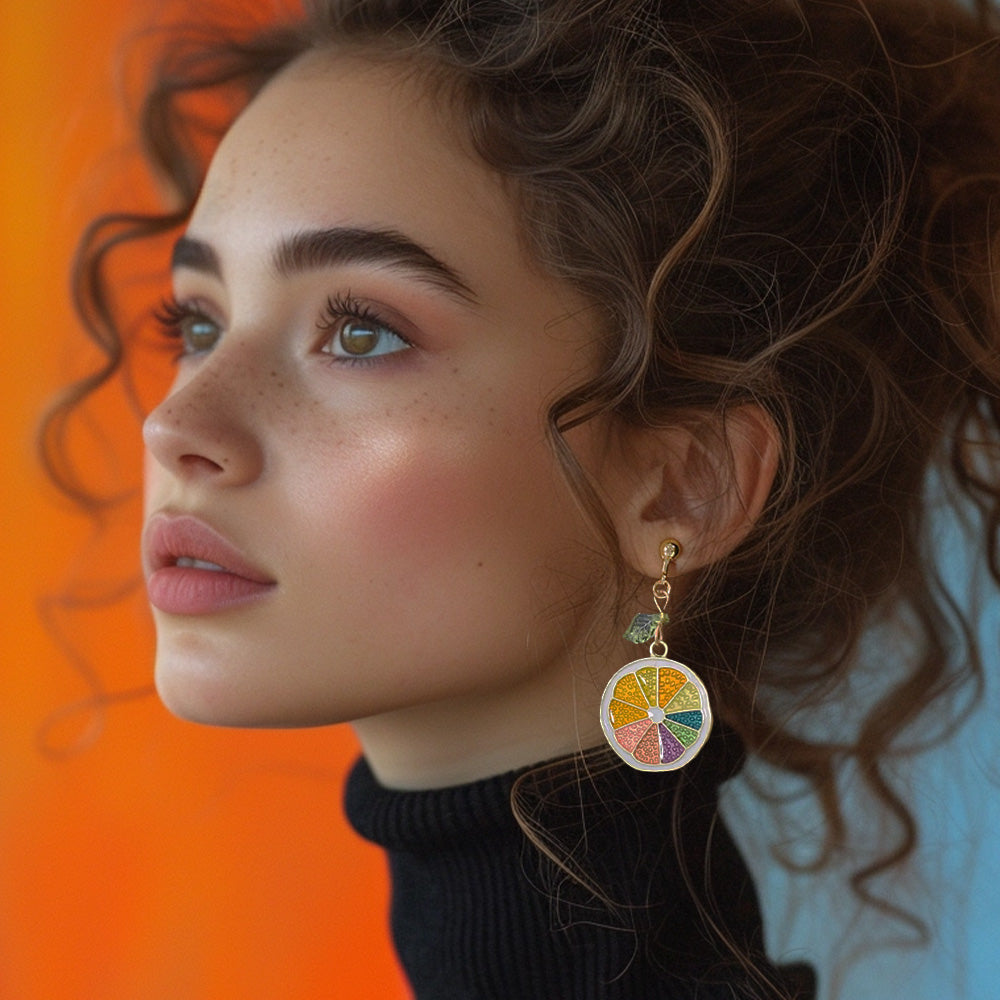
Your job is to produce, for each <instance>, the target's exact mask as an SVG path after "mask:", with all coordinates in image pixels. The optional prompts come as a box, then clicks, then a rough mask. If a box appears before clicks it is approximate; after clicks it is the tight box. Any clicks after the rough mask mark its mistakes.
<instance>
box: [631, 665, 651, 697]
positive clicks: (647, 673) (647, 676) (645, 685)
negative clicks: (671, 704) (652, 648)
mask: <svg viewBox="0 0 1000 1000" xmlns="http://www.w3.org/2000/svg"><path fill="white" fill-rule="evenodd" d="M635 676H636V677H638V679H639V687H641V688H642V693H643V694H644V695H645V697H646V701H647V702H648V704H650V705H655V704H656V667H640V668H639V669H638V670H637V671H636V672H635Z"/></svg>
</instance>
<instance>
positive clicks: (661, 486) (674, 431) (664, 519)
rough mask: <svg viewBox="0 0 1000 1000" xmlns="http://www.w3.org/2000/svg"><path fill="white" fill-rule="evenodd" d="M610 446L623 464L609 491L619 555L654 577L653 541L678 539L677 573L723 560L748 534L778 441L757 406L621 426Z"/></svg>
mask: <svg viewBox="0 0 1000 1000" xmlns="http://www.w3.org/2000/svg"><path fill="white" fill-rule="evenodd" d="M621 434H622V435H623V436H624V438H625V439H626V440H624V441H622V442H621V443H622V447H621V448H619V449H616V451H617V453H618V454H619V455H620V456H621V458H622V460H623V461H625V462H626V463H627V466H628V468H627V469H623V470H621V474H619V476H618V477H617V479H616V484H615V486H614V487H612V488H611V489H609V490H607V493H608V498H609V500H610V501H611V504H612V507H613V509H612V512H611V513H612V518H613V520H614V521H615V527H616V529H617V532H618V539H619V544H620V545H621V550H622V556H623V557H624V559H625V560H626V562H627V563H628V564H629V565H630V566H631V567H632V568H633V569H635V570H636V572H638V573H640V574H642V575H643V576H647V577H650V576H652V577H655V576H656V575H657V574H658V573H659V571H660V563H659V545H660V542H661V541H662V540H663V539H664V538H667V537H673V538H677V539H678V540H679V541H680V542H681V545H682V547H683V550H684V558H683V561H682V562H679V563H678V566H677V569H678V572H679V573H686V572H691V571H692V570H695V569H701V568H702V567H704V566H708V565H710V564H711V563H713V562H716V561H717V560H719V559H721V558H723V557H724V556H726V555H727V554H728V553H729V552H731V551H732V550H733V549H735V548H736V547H737V546H738V545H739V544H740V542H742V541H743V539H744V538H746V536H747V534H748V533H749V532H750V530H751V528H752V527H753V525H754V524H755V523H756V521H757V519H758V518H759V517H760V515H761V512H762V511H763V509H764V506H765V504H766V503H767V498H768V495H769V494H770V491H771V486H772V485H773V483H774V477H775V475H776V473H777V469H778V461H779V456H780V444H779V437H778V431H777V428H776V427H775V425H774V421H773V420H772V419H771V417H770V416H769V415H768V413H767V412H766V411H765V410H764V409H763V408H762V407H760V406H757V405H755V404H745V405H742V406H738V407H733V408H732V409H730V410H727V411H726V412H725V413H722V414H714V413H713V414H707V415H706V414H694V415H688V416H685V417H684V418H683V419H682V420H680V421H678V422H677V423H676V424H673V425H671V426H669V427H664V428H635V427H629V428H623V429H622V430H621Z"/></svg>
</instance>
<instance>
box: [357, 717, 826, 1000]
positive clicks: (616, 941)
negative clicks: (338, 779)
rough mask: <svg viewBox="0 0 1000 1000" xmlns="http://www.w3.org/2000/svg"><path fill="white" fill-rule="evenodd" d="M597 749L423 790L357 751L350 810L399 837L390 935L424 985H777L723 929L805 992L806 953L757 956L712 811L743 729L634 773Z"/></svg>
mask: <svg viewBox="0 0 1000 1000" xmlns="http://www.w3.org/2000/svg"><path fill="white" fill-rule="evenodd" d="M612 758H613V760H612ZM589 761H590V763H589V766H588V765H587V764H586V763H585V761H584V758H577V757H574V758H568V759H566V760H563V761H556V762H553V763H550V764H547V765H545V766H544V768H542V769H531V773H530V774H528V773H526V772H523V771H522V772H515V773H512V774H506V775H501V776H499V777H495V778H487V779H485V780H483V781H477V782H473V783H471V784H467V785H460V786H457V787H454V788H443V789H435V790H432V791H420V792H399V791H393V790H390V789H387V788H384V787H382V786H381V785H380V784H379V783H378V782H377V781H376V779H375V777H374V775H373V774H372V772H371V769H370V768H369V767H368V765H367V763H366V762H365V760H364V759H362V760H359V761H358V763H357V764H356V765H355V767H354V768H353V770H352V771H351V774H350V776H349V778H348V783H347V794H346V808H347V816H348V819H349V820H350V822H351V824H352V825H353V826H354V828H355V830H356V831H357V832H358V833H359V834H360V835H361V836H363V837H365V838H366V839H368V840H371V841H373V842H374V843H376V844H378V845H380V846H381V847H383V848H384V849H385V850H386V851H387V853H388V857H389V867H390V874H391V882H392V915H391V921H392V933H393V938H394V941H395V945H396V950H397V952H398V954H399V957H400V960H401V962H402V964H403V968H404V969H405V970H406V973H407V975H408V977H409V979H410V982H411V984H412V986H413V990H414V994H415V996H416V998H417V1000H647V998H649V1000H652V998H656V1000H748V998H751V997H752V998H761V1000H772V998H773V997H776V996H781V995H782V994H781V993H780V991H779V990H778V989H776V988H775V987H774V986H773V985H772V986H768V985H761V984H760V983H759V982H756V981H755V980H754V979H753V977H752V976H751V975H750V974H749V973H748V972H747V971H745V969H744V968H743V967H742V966H741V965H740V964H739V962H738V961H737V960H736V959H734V958H733V955H732V952H731V950H729V949H728V948H727V947H726V945H725V944H724V943H723V937H724V936H725V937H728V938H729V939H730V940H731V941H733V942H734V943H735V944H736V945H737V946H738V947H739V948H740V949H741V950H742V952H743V953H744V954H746V955H749V956H750V957H751V959H752V960H753V963H754V964H755V965H756V966H757V967H758V968H759V969H760V970H761V971H762V972H763V973H764V974H765V975H766V976H769V977H770V978H771V979H772V981H776V982H779V983H781V984H782V986H783V988H784V989H785V991H786V993H787V995H789V996H793V997H796V998H797V1000H808V998H811V997H812V996H813V995H814V985H813V976H812V972H811V970H810V969H809V968H808V967H805V966H797V967H794V968H784V969H778V968H776V967H775V966H773V965H771V964H770V963H769V962H768V960H767V958H766V957H765V956H764V952H763V946H762V935H761V918H760V912H759V909H758V904H757V896H756V892H755V890H754V887H753V882H752V880H751V878H750V874H749V872H748V871H747V868H746V866H745V864H744V862H743V859H742V858H741V857H740V854H739V852H738V851H737V849H736V847H735V845H734V844H733V841H732V839H731V838H730V836H729V834H728V832H727V831H726V829H725V827H724V826H723V825H722V822H721V820H720V819H719V817H718V812H717V792H718V786H719V784H721V783H722V782H723V781H724V780H726V779H727V778H729V777H731V776H732V775H733V774H735V773H736V771H737V770H739V767H740V766H741V764H742V762H743V750H742V747H741V746H740V744H739V741H738V740H737V738H736V737H735V736H733V735H732V734H731V733H728V732H726V731H725V730H723V729H721V727H717V729H716V732H715V733H713V736H712V738H711V739H710V740H709V742H708V744H707V745H706V746H705V748H704V749H703V750H702V752H701V754H700V755H699V756H698V757H697V758H696V759H695V760H694V761H692V762H691V763H690V764H688V765H687V767H685V768H683V769H682V770H679V771H673V772H668V773H659V774H649V773H644V772H640V771H635V770H633V769H631V768H629V767H627V766H626V765H624V764H622V763H620V762H619V761H618V758H617V757H614V755H613V754H611V752H610V751H608V753H607V754H606V755H605V754H598V755H596V756H590V757H589ZM519 778H521V779H522V780H521V781H520V783H519V784H518V788H517V791H516V793H515V794H516V796H517V799H518V802H519V803H521V804H522V805H523V806H524V808H525V809H527V811H528V814H529V815H530V816H531V817H532V819H533V821H535V822H537V824H538V825H539V827H540V829H542V830H545V831H546V833H547V838H546V840H547V842H548V843H549V844H550V846H552V847H553V848H554V849H555V851H556V852H557V854H558V855H559V856H560V857H564V856H568V857H569V859H570V863H571V865H572V866H573V869H574V870H578V871H579V872H581V873H582V874H583V875H584V876H585V877H586V878H587V879H588V880H589V884H590V889H587V888H584V887H583V886H581V885H580V883H579V881H577V880H574V879H571V878H569V877H567V875H566V874H565V872H563V871H562V870H560V869H559V868H558V867H557V866H555V865H554V864H553V863H552V862H551V861H550V860H549V859H547V858H546V857H545V856H544V855H543V854H542V853H541V852H540V851H539V850H538V849H537V848H536V847H535V846H534V845H533V844H532V843H531V842H530V841H529V840H528V839H527V838H526V837H525V835H524V834H523V832H522V831H521V828H520V827H519V825H518V823H517V822H516V821H515V819H514V815H513V812H512V809H511V797H512V792H514V789H515V783H516V782H518V779H519ZM675 817H676V826H675V822H674V820H675ZM675 829H676V830H677V833H676V835H675V833H674V830H675ZM680 859H683V861H681V860H680ZM685 871H686V876H685ZM688 885H691V886H693V887H694V891H693V892H692V891H691V890H690V889H689V888H688ZM609 904H610V905H609ZM703 914H706V915H703ZM755 983H756V985H755Z"/></svg>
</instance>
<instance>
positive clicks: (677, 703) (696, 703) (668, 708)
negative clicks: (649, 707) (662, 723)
mask: <svg viewBox="0 0 1000 1000" xmlns="http://www.w3.org/2000/svg"><path fill="white" fill-rule="evenodd" d="M699 708H701V695H700V694H698V689H697V688H696V687H695V686H694V685H693V684H691V683H690V682H688V683H687V684H685V685H684V687H682V688H681V689H680V691H678V692H677V694H675V695H674V696H673V698H671V699H670V701H669V702H668V703H667V704H666V705H665V706H663V709H664V711H665V712H692V711H695V710H697V709H699Z"/></svg>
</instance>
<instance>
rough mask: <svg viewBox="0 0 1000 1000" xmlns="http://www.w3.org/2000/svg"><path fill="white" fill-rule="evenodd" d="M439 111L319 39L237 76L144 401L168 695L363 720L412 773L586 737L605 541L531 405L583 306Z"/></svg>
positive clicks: (269, 713) (459, 774)
mask: <svg viewBox="0 0 1000 1000" xmlns="http://www.w3.org/2000/svg"><path fill="white" fill-rule="evenodd" d="M449 116H450V112H449V110H448V109H447V108H446V107H445V106H444V102H443V101H441V100H437V101H435V100H433V99H431V98H430V97H429V94H428V91H427V90H426V89H425V87H424V86H423V85H422V84H421V82H420V80H419V78H418V77H417V76H416V75H415V74H413V73H408V72H407V70H406V69H405V68H404V67H402V66H399V65H393V64H389V63H376V62H372V61H365V60H364V59H362V58H361V57H359V56H346V55H342V54H341V55H332V54H330V53H313V54H311V55H309V56H307V57H304V58H302V59H300V60H299V61H298V62H297V63H296V64H294V65H293V66H291V67H290V68H289V69H287V70H286V71H284V72H283V73H282V74H281V75H280V76H279V77H278V78H276V79H275V80H274V81H273V82H272V83H271V84H270V85H269V86H268V87H267V88H266V89H265V90H264V92H263V93H262V94H261V95H260V96H258V97H257V98H256V99H255V100H254V101H253V103H252V104H251V105H250V107H249V108H248V109H247V111H246V112H245V113H244V114H243V115H242V117H240V118H239V120H238V121H237V122H236V123H235V125H234V126H233V128H232V129H231V131H230V132H229V133H228V135H227V136H226V138H225V140H224V142H223V143H222V145H221V147H220V149H219V151H218V153H217V154H216V156H215V159H214V161H213V163H212V166H211V169H210V171H209V174H208V178H207V180H206V183H205V186H204V190H203V191H202V194H201V197H200V198H199V200H198V204H197V207H196V209H195V211H194V214H193V217H192V219H191V222H190V225H189V227H188V230H187V233H186V235H185V237H184V238H183V239H182V240H181V241H180V242H179V243H178V246H177V249H176V252H175V256H174V264H175V269H174V281H175V298H176V304H177V308H176V309H174V310H173V311H174V312H176V313H177V315H176V316H175V317H174V322H175V323H176V326H177V328H178V329H179V330H180V332H181V333H182V334H183V335H184V336H183V343H184V346H185V348H186V351H187V353H186V355H185V356H184V357H183V358H182V359H181V360H180V362H179V365H178V370H177V377H176V381H175V383H174V385H173V388H172V390H171V392H170V394H169V395H168V396H167V398H166V399H165V400H164V401H163V403H162V404H161V405H160V406H159V407H158V408H157V409H156V410H155V411H154V412H153V414H152V415H151V416H150V417H149V419H148V421H147V424H146V428H145V433H146V442H147V447H148V462H147V501H146V502H147V526H146V531H145V533H144V539H143V541H144V561H145V566H146V572H147V577H148V582H149V592H150V599H151V602H152V604H153V606H154V616H155V619H156V626H157V636H158V643H157V663H156V674H157V684H158V687H159V690H160V692H161V695H162V697H163V699H164V700H165V702H166V703H167V704H168V706H169V707H171V708H172V709H173V710H174V711H176V712H177V713H178V714H180V715H182V716H184V717H187V718H191V719H195V720H198V721H203V722H209V723H215V724H223V725H246V726H300V725H317V724H325V723H332V722H339V721H344V720H356V722H357V730H358V733H359V735H360V737H361V739H362V742H363V744H364V745H365V749H366V751H367V752H368V753H369V756H370V757H371V759H372V762H373V765H374V766H375V768H376V771H377V773H380V775H381V776H382V777H383V780H386V781H388V782H390V783H395V784H399V785H407V784H409V785H418V784H431V783H437V782H446V781H453V780H463V779H466V778H472V777H476V776H478V775H479V774H484V773H489V772H491V771H496V770H500V769H502V768H505V767H509V766H515V765H517V764H522V763H528V762H531V761H534V760H537V759H540V757H543V756H547V755H554V754H557V753H562V752H565V751H569V750H571V749H574V748H576V747H578V746H579V744H580V742H583V743H584V745H586V744H588V743H593V742H597V741H598V740H599V739H600V737H599V735H598V729H597V726H596V715H597V712H596V708H595V709H594V710H593V711H591V709H590V707H589V706H591V705H592V704H593V705H596V703H597V697H598V692H597V691H596V689H595V688H594V686H593V683H592V682H591V681H590V680H589V679H588V678H589V673H588V671H587V670H585V669H584V668H583V667H582V665H581V662H580V659H579V650H580V645H581V640H582V638H583V636H584V634H585V633H586V631H587V628H588V627H589V625H590V624H591V623H590V622H589V620H588V616H587V603H588V594H589V592H590V589H591V586H592V585H594V584H595V583H597V581H596V580H595V576H596V575H598V574H599V573H600V572H601V568H602V563H601V561H599V560H596V559H595V558H593V557H592V555H590V554H589V553H590V552H592V550H593V548H594V547H595V544H594V538H593V535H592V532H591V531H590V529H589V528H588V526H587V523H586V521H585V519H584V518H583V517H582V516H581V514H580V513H579V512H578V510H577V507H576V506H575V504H574V502H573V501H572V499H571V496H570V493H569V491H568V489H567V487H566V485H565V484H564V482H563V480H562V478H561V476H560V474H559V470H558V464H557V462H556V460H555V458H554V456H553V454H552V452H551V450H550V448H549V446H548V444H547V442H546V438H545V431H544V418H545V412H546V408H547V406H548V405H549V404H550V403H551V402H552V400H553V399H554V398H556V397H557V396H558V395H559V394H560V393H561V392H562V391H564V390H565V389H566V388H567V387H568V386H569V385H570V384H572V383H573V382H574V381H575V380H578V379H579V378H581V377H582V376H584V375H585V374H587V373H588V372H589V371H590V370H591V369H592V367H593V365H594V363H595V351H594V348H593V346H592V345H593V343H594V329H593V324H594V317H593V313H592V312H591V311H588V310H587V308H586V307H585V303H584V302H583V301H582V300H581V299H580V298H579V297H577V296H576V295H575V294H574V293H573V292H572V291H571V290H570V289H569V288H568V287H567V286H565V285H564V284H562V283H561V282H559V281H556V280H554V279H552V278H551V277H546V276H544V275H542V274H541V273H540V271H539V270H538V269H537V268H536V267H534V266H533V265H532V263H531V261H530V260H529V259H528V257H527V256H526V253H525V250H524V248H523V246H522V243H521V240H520V238H519V231H518V225H517V219H516V215H515V209H514V204H513V201H512V200H511V198H510V196H509V193H508V191H507V190H506V189H505V187H504V185H503V184H502V182H501V181H500V180H499V179H498V177H497V176H496V175H494V174H493V173H492V172H491V171H489V170H488V169H487V168H486V167H485V166H484V165H483V164H481V163H480V162H478V161H477V160H476V159H475V158H474V157H473V156H472V155H471V154H469V153H467V152H466V151H465V150H464V149H463V146H462V143H461V141H460V139H459V137H458V131H457V130H456V129H455V127H454V126H453V124H452V123H451V121H450V117H449ZM596 433H597V432H596V431H594V430H586V429H583V430H581V431H578V432H576V434H575V436H574V437H573V439H572V444H573V446H574V448H575V449H576V450H577V452H578V453H579V454H580V455H581V458H582V459H583V460H584V461H585V462H586V461H587V460H588V457H589V456H590V455H592V453H593V451H594V450H595V441H594V440H592V438H594V437H595V435H596ZM595 440H596V439H595ZM178 560H179V562H178ZM219 567H221V571H220V569H219ZM575 700H576V701H579V702H580V703H581V705H584V706H587V707H586V710H585V711H584V712H582V713H581V715H580V718H581V719H582V720H583V730H582V731H581V730H580V729H579V728H578V723H579V720H578V718H577V713H576V711H575V709H574V701H575ZM590 718H593V719H594V724H593V725H592V724H591V722H590Z"/></svg>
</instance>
